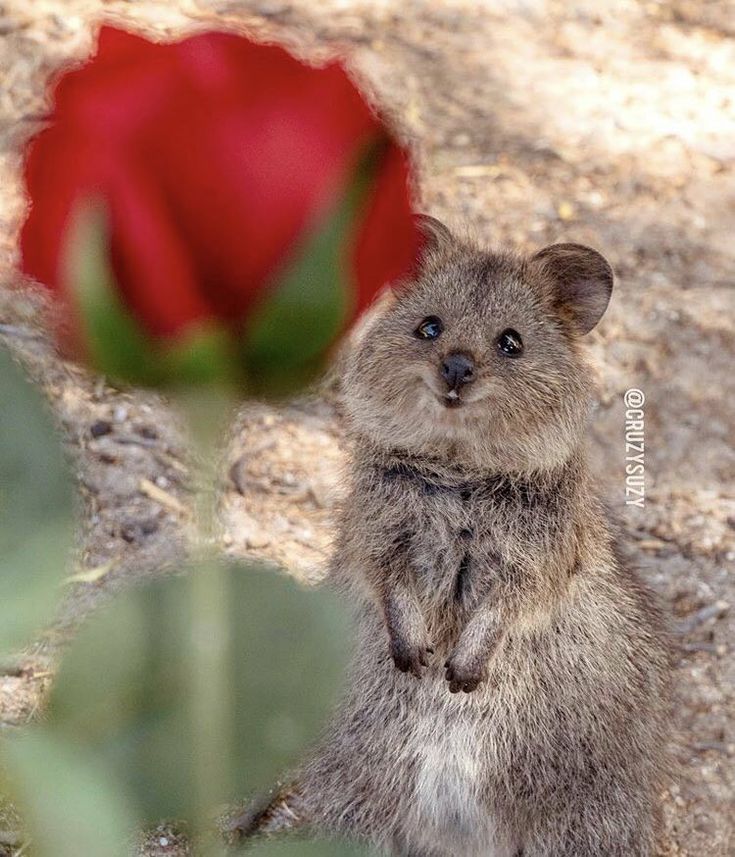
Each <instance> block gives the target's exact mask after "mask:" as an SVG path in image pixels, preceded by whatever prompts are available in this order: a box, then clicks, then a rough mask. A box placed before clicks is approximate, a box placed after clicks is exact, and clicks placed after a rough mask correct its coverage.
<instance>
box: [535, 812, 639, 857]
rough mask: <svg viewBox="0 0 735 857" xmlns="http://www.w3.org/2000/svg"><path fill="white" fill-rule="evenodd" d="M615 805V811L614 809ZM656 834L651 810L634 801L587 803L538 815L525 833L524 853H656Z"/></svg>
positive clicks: (546, 856)
mask: <svg viewBox="0 0 735 857" xmlns="http://www.w3.org/2000/svg"><path fill="white" fill-rule="evenodd" d="M611 809H612V811H611ZM654 840H655V836H654V830H653V823H652V819H651V818H650V814H649V813H646V812H645V811H638V812H637V811H636V807H635V805H634V804H633V802H632V801H631V803H629V804H628V805H627V806H623V805H619V806H618V807H617V811H616V810H615V809H614V808H612V807H611V806H610V805H609V804H608V805H603V804H597V805H595V804H586V805H585V806H584V807H583V808H580V807H578V811H577V812H575V811H574V810H573V809H572V808H569V807H568V808H566V810H564V809H562V808H559V810H558V812H556V813H549V814H547V815H545V816H543V817H541V818H538V817H537V818H535V819H534V823H533V825H532V828H531V830H530V831H529V832H528V833H527V835H526V837H525V842H524V846H523V851H522V854H523V857H561V855H564V857H653V854H654V853H655V842H654Z"/></svg>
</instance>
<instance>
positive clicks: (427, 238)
mask: <svg viewBox="0 0 735 857" xmlns="http://www.w3.org/2000/svg"><path fill="white" fill-rule="evenodd" d="M413 219H414V222H415V223H416V226H418V229H419V232H420V233H421V238H422V239H423V240H422V244H421V249H422V251H423V252H426V251H427V250H433V249H435V248H437V247H441V246H444V245H447V244H451V243H452V241H453V240H454V239H453V236H452V233H451V232H450V231H449V229H447V227H446V226H445V225H444V224H443V223H442V222H441V221H440V220H437V219H436V217H432V216H431V215H430V214H414V216H413Z"/></svg>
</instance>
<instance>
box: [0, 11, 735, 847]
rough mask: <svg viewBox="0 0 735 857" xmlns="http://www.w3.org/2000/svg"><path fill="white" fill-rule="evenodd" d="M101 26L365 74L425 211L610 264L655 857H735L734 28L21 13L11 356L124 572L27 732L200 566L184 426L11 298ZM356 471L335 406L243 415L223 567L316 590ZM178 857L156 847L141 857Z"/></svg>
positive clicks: (402, 15) (68, 621)
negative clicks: (633, 403)
mask: <svg viewBox="0 0 735 857" xmlns="http://www.w3.org/2000/svg"><path fill="white" fill-rule="evenodd" d="M103 17H105V18H108V19H113V20H117V21H125V22H127V23H128V24H129V25H130V26H134V27H135V28H137V29H140V30H143V31H146V32H149V33H156V34H160V35H162V36H164V35H168V34H172V33H180V32H182V31H185V30H187V29H190V28H191V27H192V26H194V27H202V26H225V25H226V26H230V27H237V28H240V27H246V28H247V29H249V30H250V31H251V32H253V33H256V34H258V35H259V36H261V37H262V38H276V39H279V40H281V41H283V42H285V43H286V44H287V45H289V46H291V47H292V48H293V49H294V50H296V51H297V52H300V53H303V54H304V55H305V56H310V57H317V56H323V55H325V54H330V53H334V52H342V53H345V54H346V55H348V56H349V58H350V63H351V65H352V67H353V68H354V71H355V74H356V75H357V76H358V77H359V79H360V80H361V81H362V82H363V83H364V85H365V86H366V88H367V89H368V90H369V91H370V92H371V93H373V94H374V96H375V98H376V99H377V101H378V103H380V104H381V105H382V107H383V108H384V109H385V110H386V112H387V113H388V115H390V116H391V117H392V118H393V120H394V122H395V124H396V126H397V128H398V130H399V132H400V134H401V135H402V136H403V138H404V139H405V140H406V141H407V142H408V143H409V144H410V145H411V146H412V148H413V150H414V152H415V154H416V159H417V164H418V167H419V171H418V178H419V180H418V188H417V198H418V202H419V204H420V205H421V207H422V208H423V209H424V210H427V211H430V212H431V213H433V214H435V215H437V216H439V217H441V218H443V219H444V220H445V221H446V222H448V223H449V224H450V225H454V226H456V227H458V228H459V229H460V230H463V231H469V232H470V233H472V234H474V235H476V236H478V237H479V238H481V239H482V240H484V241H487V242H491V243H493V244H496V245H497V244H507V243H510V244H513V245H515V246H518V247H521V248H538V247H540V246H542V245H544V244H546V243H550V242H552V241H555V240H574V241H579V242H583V243H589V244H591V245H593V246H596V247H598V248H600V249H602V250H603V251H604V252H605V254H606V255H607V256H608V258H609V259H610V260H611V262H612V263H613V265H614V267H615V269H616V273H617V275H618V285H617V289H616V292H615V295H614V299H613V302H612V305H611V307H610V310H609V313H608V315H607V316H606V318H605V320H604V321H603V323H602V325H601V326H600V328H599V330H598V331H596V332H595V333H594V334H593V335H592V336H591V337H590V340H591V342H590V352H591V355H592V358H593V360H594V362H595V365H596V367H597V370H598V377H599V388H600V391H599V406H598V407H597V408H596V410H595V413H594V419H593V427H592V451H593V454H594V458H595V462H596V466H597V469H598V472H599V474H600V480H601V483H602V484H603V485H604V486H605V490H606V491H607V494H608V496H609V498H610V502H611V505H612V508H613V509H614V511H615V512H616V513H617V514H618V515H619V516H620V518H621V521H622V524H623V527H624V530H625V532H626V534H627V535H628V536H629V542H630V546H631V550H632V552H633V554H634V557H635V559H636V560H637V561H638V562H639V563H640V565H641V567H642V568H643V570H644V573H645V575H646V577H647V579H648V580H649V581H650V582H651V584H652V585H653V586H654V587H655V588H656V589H657V590H658V592H659V593H660V594H661V596H662V597H663V599H664V600H665V601H666V603H667V604H668V605H669V607H670V609H671V612H672V614H673V616H674V621H675V624H676V627H677V630H678V634H677V653H676V655H677V663H678V666H677V671H676V680H677V697H678V698H677V704H676V707H675V713H674V723H675V727H676V734H677V738H676V741H675V745H674V750H673V752H674V757H675V759H676V762H677V765H676V766H675V768H674V775H673V778H672V783H671V785H670V787H669V788H668V789H667V791H666V793H665V794H664V808H665V821H666V839H665V841H664V842H662V844H661V853H662V854H668V855H684V854H687V855H691V856H692V857H700V855H705V854H706V855H709V857H726V855H732V854H735V837H734V836H733V830H734V823H733V819H734V818H735V797H734V794H735V770H734V765H733V762H734V756H735V738H734V737H733V734H732V731H731V730H732V725H733V720H734V719H735V708H734V699H735V692H734V688H735V661H733V658H732V646H733V640H735V634H734V633H733V631H734V626H735V609H734V608H735V578H733V566H734V560H735V489H734V488H733V485H734V484H735V482H734V480H733V477H734V476H735V452H734V451H733V444H732V439H733V437H735V408H733V404H732V403H733V401H735V372H734V371H733V359H734V358H735V332H734V328H733V324H734V322H733V319H734V318H735V296H734V288H735V242H733V241H732V234H733V229H734V228H735V23H734V22H735V8H733V6H732V5H731V4H728V3H726V2H717V0H714V2H708V0H700V2H687V0H681V2H635V0H624V2H612V0H579V2H573V3H561V2H553V0H547V2H545V1H544V0H501V2H496V3H489V2H488V3H483V2H462V0H443V2H439V0H434V2H431V0H426V2H413V0H409V2H398V0H394V2H387V0H383V2H380V0H377V2H367V0H365V2H359V0H322V2H315V0H314V2H307V1H306V0H297V2H279V0H261V2H238V0H227V2H225V1H224V0H220V2H217V0H200V2H195V0H178V2H177V0H172V2H167V3H166V2H153V1H152V0H151V2H148V0H140V2H122V0H112V2H102V0H31V2H30V3H29V2H28V0H5V2H0V82H1V83H0V278H1V279H0V282H1V283H2V286H0V324H2V325H4V327H0V336H2V338H3V339H4V340H5V341H6V342H7V343H8V344H9V345H10V346H11V347H12V348H13V349H14V350H15V351H16V352H17V353H18V355H19V356H20V357H21V358H22V359H23V360H24V361H25V362H26V364H27V365H28V366H29V368H30V370H31V372H32V373H33V375H34V376H35V377H36V378H38V380H39V381H40V382H41V383H42V384H43V386H44V388H45V389H46V390H47V392H48V394H49V397H50V399H51V401H52V402H53V405H54V407H55V409H56V412H57V414H58V416H59V419H60V421H61V423H62V425H63V428H64V430H65V434H66V438H67V441H68V444H69V447H70V449H71V451H72V453H73V454H74V455H75V460H76V462H77V464H78V471H79V484H80V490H81V494H82V498H83V503H84V518H83V522H82V526H81V532H80V542H79V544H80V549H79V564H80V565H81V566H82V567H84V568H93V569H103V571H104V573H101V575H100V576H99V578H98V579H97V580H95V581H92V582H89V583H80V584H75V585H73V586H70V587H69V588H68V591H67V594H66V598H65V601H64V605H63V607H62V611H61V618H60V622H59V626H58V628H56V629H55V630H54V632H53V633H52V634H51V635H50V636H49V638H48V639H47V640H46V641H45V642H44V643H43V644H39V646H38V647H37V649H36V650H34V651H31V652H28V653H27V654H25V655H24V656H23V657H21V658H20V660H19V662H18V663H17V664H16V665H15V666H14V667H13V666H12V665H11V666H10V667H9V668H7V669H6V670H5V674H3V675H0V724H1V725H2V728H7V729H9V728H14V727H16V726H19V725H22V724H23V723H24V722H27V721H28V720H29V718H32V717H33V716H34V715H35V713H36V712H37V711H38V710H39V706H40V705H41V704H42V699H43V691H44V689H45V687H46V686H47V685H48V683H49V681H50V680H51V679H52V674H53V653H54V650H55V645H54V644H55V640H56V639H59V638H62V637H63V636H64V633H65V631H66V629H68V628H69V627H72V626H73V624H74V622H75V621H76V620H77V619H78V618H79V617H80V616H82V615H84V614H85V613H86V612H87V611H88V610H89V609H90V608H91V607H93V606H94V605H95V604H97V603H99V601H100V600H101V599H103V598H104V597H107V596H108V595H109V594H110V593H112V592H114V591H116V590H118V589H120V588H121V587H123V586H125V585H128V583H129V582H130V580H131V579H132V578H134V577H140V576H143V575H147V574H152V573H155V571H156V569H158V568H159V567H160V566H161V565H166V566H169V567H170V566H172V565H175V564H176V562H177V560H178V559H180V557H181V556H182V553H183V550H184V533H185V519H186V514H185V511H183V510H182V508H181V504H183V505H184V506H185V505H186V503H187V496H188V493H187V492H188V489H187V484H188V468H187V464H186V453H185V450H186V446H185V443H184V442H183V440H182V435H181V432H180V431H179V429H178V428H177V423H176V420H175V419H174V417H173V416H172V414H171V413H170V411H169V410H168V409H167V408H166V405H165V403H163V402H161V401H160V400H158V399H157V398H155V397H152V396H149V395H142V394H122V393H118V392H115V391H113V390H111V389H109V388H108V387H106V386H105V385H104V383H102V382H99V381H97V380H96V379H94V378H90V377H88V376H87V375H85V374H84V373H82V372H81V371H79V370H78V369H76V368H75V367H72V366H68V365H65V364H63V363H60V362H59V361H58V360H57V359H56V358H55V355H54V353H53V351H52V349H51V347H50V346H49V344H48V342H47V341H46V339H45V337H44V336H43V334H42V333H40V332H37V326H36V317H37V303H36V302H35V301H33V300H31V299H28V298H26V297H23V296H22V295H20V294H18V293H17V292H15V291H13V292H11V291H10V290H9V288H7V287H10V286H11V285H13V284H17V276H16V275H15V274H14V273H13V265H14V263H15V261H16V245H15V239H16V234H17V228H18V224H19V221H20V218H21V217H22V213H23V206H24V202H23V197H22V193H21V188H20V186H19V178H18V177H19V151H20V147H21V145H22V142H23V140H24V139H25V138H26V137H27V136H28V135H29V134H30V133H32V132H33V130H34V129H36V128H38V127H39V123H40V121H41V120H42V117H43V113H44V110H45V107H46V101H45V87H44V81H45V79H46V77H47V75H48V74H49V73H50V72H51V71H53V70H55V69H57V68H58V67H59V66H60V65H61V64H63V63H64V62H65V61H67V60H69V59H71V58H76V57H80V56H83V55H84V53H85V52H86V51H87V50H88V49H89V47H90V44H91V38H92V32H93V29H94V25H95V23H96V22H97V21H99V20H100V19H101V18H103ZM628 388H639V389H641V390H643V391H644V393H645V396H646V405H645V408H646V506H645V509H643V510H641V509H638V508H635V507H630V506H627V507H626V506H625V504H624V481H623V468H624V463H625V462H624V455H625V453H624V406H623V393H624V392H625V390H627V389H628ZM95 424H97V426H96V428H95V430H94V432H93V431H92V426H93V425H95ZM100 425H103V430H100ZM100 431H101V433H100ZM93 434H97V435H98V436H97V437H94V436H93ZM343 456H344V450H343V447H342V445H341V440H340V430H339V426H338V423H337V421H336V419H335V415H334V409H333V406H332V404H331V403H330V397H329V396H315V397H314V398H312V399H310V400H305V401H302V402H298V403H294V404H292V405H289V406H287V407H281V408H274V407H270V406H265V405H249V406H248V407H246V408H244V409H243V412H242V414H241V416H240V417H239V418H238V421H237V423H236V429H235V436H234V441H233V444H232V447H231V449H230V451H229V453H228V461H227V467H226V468H225V470H226V472H225V473H224V474H223V498H222V499H223V504H222V505H223V515H224V523H225V534H224V538H223V549H224V550H227V551H229V552H230V553H233V554H236V555H244V554H248V555H257V556H261V557H264V558H267V559H269V560H272V561H275V562H279V563H281V564H284V565H286V566H287V567H289V568H290V569H292V570H293V571H294V573H296V574H299V575H302V576H304V577H305V578H307V579H311V578H313V577H315V576H318V574H319V572H320V569H321V568H322V567H323V563H324V559H325V557H326V556H327V555H328V552H329V538H330V528H329V520H330V508H331V506H332V504H333V502H334V498H335V496H337V494H338V491H339V473H340V467H341V464H342V461H343ZM151 485H153V486H154V488H153V489H151V487H150V486H151ZM156 489H158V490H156ZM14 824H17V821H16V820H15V819H14V818H13V815H12V810H10V809H7V810H0V831H2V830H3V829H4V828H7V827H12V826H13V825H14ZM0 842H2V837H0ZM182 849H183V846H182V845H181V844H180V842H179V840H178V838H177V837H176V836H175V835H174V834H173V833H172V832H171V831H168V830H166V829H162V830H160V831H157V832H156V833H155V834H154V835H152V836H151V837H149V839H148V843H147V845H145V846H144V847H143V850H142V851H141V854H143V853H145V854H148V855H154V854H155V855H161V857H162V855H180V854H183V853H184V851H183V850H182ZM6 851H7V854H8V855H10V854H19V853H20V846H13V845H8V846H7V847H6ZM2 853H3V846H2V845H0V854H2Z"/></svg>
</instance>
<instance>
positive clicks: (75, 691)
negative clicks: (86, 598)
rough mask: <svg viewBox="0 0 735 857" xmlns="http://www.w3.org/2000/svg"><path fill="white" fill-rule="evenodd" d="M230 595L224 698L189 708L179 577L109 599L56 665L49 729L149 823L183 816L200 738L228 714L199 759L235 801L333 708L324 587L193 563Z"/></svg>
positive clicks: (189, 624) (261, 783) (339, 628)
mask: <svg viewBox="0 0 735 857" xmlns="http://www.w3.org/2000/svg"><path fill="white" fill-rule="evenodd" d="M190 574H205V575H213V576H216V577H218V578H219V580H218V581H216V583H217V585H221V584H224V585H225V587H226V591H227V601H226V606H227V615H226V616H225V617H224V619H225V624H224V627H225V628H229V635H228V636H229V639H228V640H227V646H226V647H225V648H223V649H222V650H221V651H220V652H215V655H216V657H217V662H215V663H214V664H213V669H214V670H219V669H224V670H225V686H226V698H223V699H210V700H205V701H204V702H205V704H204V706H202V705H201V704H200V703H199V702H195V704H194V706H192V705H191V685H192V678H193V666H192V665H193V662H194V660H195V657H196V653H195V652H194V651H193V650H194V649H196V648H198V647H201V646H208V645H209V644H210V642H211V639H212V637H214V636H215V635H218V634H220V633H221V632H222V630H223V629H222V628H212V629H211V631H210V632H209V635H208V637H207V638H204V639H202V638H201V631H200V630H199V629H198V628H197V622H196V617H195V616H194V615H193V613H194V611H195V610H196V609H197V605H196V604H194V603H193V602H192V599H191V597H190V589H189V580H188V579H186V578H175V579H168V580H163V581H159V582H156V583H153V584H151V585H148V586H145V587H142V588H137V589H135V590H133V591H131V592H129V593H127V594H125V595H123V596H122V597H120V598H118V599H116V601H115V602H114V604H112V605H111V606H110V607H109V608H108V609H106V610H104V611H102V612H101V613H100V614H99V615H97V616H95V617H94V618H93V619H92V620H91V621H90V622H88V623H87V625H86V626H85V627H84V628H83V629H82V631H81V632H80V634H79V635H78V637H77V639H76V640H75V641H74V643H73V645H72V646H71V648H70V650H69V651H68V652H67V654H66V657H65V658H64V661H63V663H62V666H61V670H60V672H59V675H58V677H57V680H56V683H55V685H54V688H53V692H52V694H51V700H50V705H49V711H48V718H47V721H48V723H47V725H48V728H51V729H52V730H53V731H54V732H55V733H57V734H60V735H63V736H64V737H65V738H66V739H67V740H68V742H69V743H70V744H71V745H73V746H75V747H78V748H79V749H80V750H83V751H85V752H90V753H92V754H93V755H94V757H95V758H97V759H100V760H104V761H105V763H106V764H107V765H108V766H109V769H110V770H111V771H113V772H114V774H115V776H116V778H117V779H119V781H120V782H122V783H124V784H125V787H126V791H127V793H128V794H129V795H130V796H131V797H132V798H133V799H134V801H135V803H136V805H137V808H138V815H139V817H140V818H141V819H143V820H144V821H147V822H155V821H157V820H159V819H161V818H191V817H193V816H194V815H195V814H196V807H195V806H194V801H195V800H196V792H195V788H194V778H195V772H194V770H193V765H194V764H195V760H196V759H197V758H198V756H199V754H198V746H197V745H198V742H199V741H200V740H201V737H202V735H203V733H204V732H205V730H206V729H207V723H201V722H197V720H196V719H195V718H196V713H197V712H198V711H204V712H205V713H206V712H207V711H209V712H210V714H211V716H212V717H214V718H218V716H219V714H218V710H219V709H221V707H223V706H229V707H231V710H232V715H231V716H230V715H229V714H228V716H227V717H226V718H225V723H229V724H230V726H231V730H232V731H231V735H229V736H225V737H226V738H227V740H226V741H224V742H219V746H220V747H222V752H223V754H224V755H223V756H221V757H219V758H211V759H209V760H208V763H209V764H210V765H211V766H212V768H213V769H214V770H215V771H216V772H219V773H218V775H217V778H218V779H219V781H220V782H222V783H225V788H226V793H224V794H221V795H210V796H209V800H211V801H212V804H213V808H216V807H215V806H214V804H215V803H216V801H218V800H240V799H242V797H243V795H245V794H248V793H253V792H254V791H256V790H259V789H263V788H267V787H269V786H270V785H271V784H272V782H273V781H274V780H275V779H276V778H277V777H278V776H279V774H282V773H283V771H284V770H285V769H287V768H288V767H289V766H291V765H293V764H294V763H295V762H296V761H297V760H298V758H299V756H300V755H301V754H302V753H303V751H304V748H305V747H306V746H307V744H308V743H309V742H310V741H313V740H314V739H315V738H316V736H317V734H318V731H319V728H320V726H321V724H322V723H323V720H324V716H325V715H326V713H327V712H328V710H329V707H330V706H331V704H332V703H333V701H334V698H335V694H336V691H337V689H338V686H339V684H340V680H341V674H342V666H343V665H344V663H345V658H346V657H347V655H348V651H347V648H348V647H346V646H345V639H346V628H345V619H344V615H343V612H342V611H341V610H340V609H338V608H337V606H336V605H335V604H334V602H333V600H332V599H331V598H330V597H328V596H327V595H326V594H325V593H322V592H316V591H311V590H307V589H305V588H303V587H301V586H299V585H298V584H296V583H295V582H293V581H292V580H290V579H289V578H287V577H285V576H284V575H281V574H276V573H272V572H265V571H259V570H254V569H251V568H247V567H243V566H237V565H215V566H213V567H210V568H206V567H205V568H195V569H191V570H190Z"/></svg>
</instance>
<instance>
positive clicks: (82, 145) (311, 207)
mask: <svg viewBox="0 0 735 857" xmlns="http://www.w3.org/2000/svg"><path fill="white" fill-rule="evenodd" d="M408 173H409V168H408V161H407V157H406V154H405V153H404V152H403V151H402V150H401V149H400V148H399V147H398V146H397V144H396V143H395V142H394V140H393V138H392V137H391V136H390V134H389V133H388V131H387V130H386V128H385V127H384V125H383V124H381V122H380V121H379V119H378V118H377V117H376V116H375V114H374V113H373V112H372V111H371V109H370V108H369V106H368V105H367V104H366V102H365V100H364V99H363V98H362V96H361V95H360V93H359V92H358V90H357V89H356V88H355V86H354V84H353V83H352V82H351V80H350V79H349V77H348V76H347V74H346V73H345V70H344V68H343V67H342V66H341V65H340V64H339V63H331V64H329V65H327V66H324V67H322V68H312V67H309V66H306V65H304V64H303V63H301V62H299V61H298V60H296V59H295V58H294V57H292V56H291V55H290V54H288V53H287V52H286V51H285V50H283V49H282V48H279V47H275V46H272V45H260V44H255V43H253V42H251V41H249V40H248V39H246V38H243V37H242V36H237V35H234V34H227V33H205V34H202V35H196V36H193V37H191V38H188V39H185V40H183V41H180V42H175V43H171V44H155V43H152V42H149V41H147V40H146V39H143V38H141V37H139V36H134V35H131V34H130V33H126V32H124V31H121V30H117V29H113V28H111V27H104V28H103V29H102V30H101V32H100V36H99V45H98V49H97V53H96V55H95V56H94V57H92V59H91V60H89V61H88V62H87V63H86V64H85V65H83V66H82V67H80V68H77V69H75V70H72V71H69V72H67V73H65V74H64V75H63V76H62V77H61V78H60V79H59V81H58V82H57V84H56V87H55V91H54V109H53V115H52V118H51V123H50V125H49V127H48V128H46V129H45V130H44V131H42V132H41V133H40V134H38V135H37V136H36V137H35V138H34V139H33V140H32V141H31V145H30V148H29V152H28V157H27V160H26V169H25V178H26V184H27V188H28V193H29V196H30V202H31V207H30V212H29V215H28V218H27V220H26V222H25V224H24V226H23V230H22V235H21V249H22V260H23V262H22V264H23V269H24V271H25V272H26V273H27V274H29V275H30V276H31V277H33V278H35V279H36V280H38V281H40V282H41V283H43V284H44V285H45V286H47V287H48V288H49V289H50V290H51V291H52V292H53V294H54V297H55V298H57V299H58V302H59V304H60V306H61V309H62V312H61V313H60V315H61V317H62V319H63V322H64V324H63V327H64V339H63V343H64V345H65V347H66V349H67V351H70V352H71V353H72V354H74V355H76V356H80V357H84V358H85V359H87V360H88V361H90V362H91V363H92V364H93V365H94V366H95V367H96V368H98V369H100V370H102V371H105V372H107V373H108V374H112V375H117V376H121V377H123V378H125V379H126V380H129V381H143V382H154V383H155V382H160V381H165V380H169V379H170V377H171V376H172V375H175V376H178V377H180V378H181V380H187V379H190V378H191V377H198V378H208V377H212V376H216V375H218V374H220V372H221V371H224V370H225V369H228V370H231V369H232V367H233V365H238V366H241V365H243V364H244V365H245V369H246V371H247V373H248V375H249V378H250V382H251V384H253V383H254V384H256V385H257V386H259V387H261V388H262V387H263V386H264V385H265V384H266V383H269V382H270V381H272V380H273V379H274V378H276V379H277V378H278V377H280V378H283V377H284V376H288V377H289V378H293V376H294V375H300V374H302V373H304V372H305V371H307V370H309V369H311V368H313V367H314V366H315V365H316V364H317V363H318V361H319V359H320V357H321V356H322V355H323V353H324V352H325V350H326V348H327V347H328V345H329V344H330V343H331V342H333V341H334V339H335V337H336V336H337V335H338V334H339V332H340V331H341V330H342V329H343V328H344V327H345V325H346V324H348V323H349V322H350V321H351V320H352V319H353V318H354V316H355V314H356V313H357V312H359V311H360V310H361V309H363V308H364V307H365V306H366V304H368V303H369V302H370V301H371V300H372V298H373V296H374V295H375V294H376V292H378V291H379V290H380V289H381V288H382V287H383V286H384V285H385V284H386V283H387V282H389V281H391V280H393V279H397V278H399V277H400V276H401V275H403V274H404V273H405V272H406V271H407V270H408V268H409V267H410V265H411V263H412V261H413V258H414V254H415V251H416V247H417V243H418V238H417V234H416V229H415V226H414V224H413V221H412V218H411V212H410V203H409V194H408V187H407V186H408V178H409V176H408ZM182 373H183V376H184V377H182ZM279 373H280V374H279ZM279 386H280V384H279Z"/></svg>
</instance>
